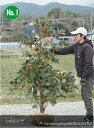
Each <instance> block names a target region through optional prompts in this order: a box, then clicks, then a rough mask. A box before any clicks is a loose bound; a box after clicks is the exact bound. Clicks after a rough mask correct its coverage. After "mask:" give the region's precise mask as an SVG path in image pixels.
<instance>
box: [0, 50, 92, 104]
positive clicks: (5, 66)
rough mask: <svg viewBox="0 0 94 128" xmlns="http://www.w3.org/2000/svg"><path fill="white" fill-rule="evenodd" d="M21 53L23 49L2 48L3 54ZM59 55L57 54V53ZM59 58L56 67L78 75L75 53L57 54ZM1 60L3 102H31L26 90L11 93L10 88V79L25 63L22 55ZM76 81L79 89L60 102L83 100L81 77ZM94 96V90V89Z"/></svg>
mask: <svg viewBox="0 0 94 128" xmlns="http://www.w3.org/2000/svg"><path fill="white" fill-rule="evenodd" d="M18 54H19V55H21V54H22V50H21V49H9V50H2V51H1V55H18ZM56 56H57V55H56ZM57 57H58V58H59V63H58V64H53V65H54V68H57V69H60V70H61V71H68V72H73V73H74V74H75V76H76V71H75V65H74V63H75V62H74V55H64V56H57ZM0 61H1V68H0V72H1V86H0V87H1V89H0V90H1V94H0V95H2V97H3V98H2V99H1V100H0V101H1V104H16V103H17V104H19V103H30V101H29V100H26V97H25V96H24V92H23V93H22V94H20V92H19V91H18V92H15V94H13V93H11V92H10V90H9V86H10V84H9V83H10V81H11V80H13V79H14V78H15V77H16V75H17V74H16V72H17V71H18V70H19V68H20V66H21V64H22V63H23V58H22V57H4V58H1V59H0ZM76 79H77V81H76V83H77V84H78V86H79V90H78V91H75V92H73V93H71V94H69V95H68V97H67V98H66V99H64V98H63V99H61V98H60V99H58V101H59V102H62V101H64V102H65V101H78V100H82V99H81V95H80V85H79V79H78V78H77V77H76ZM93 96H94V90H93Z"/></svg>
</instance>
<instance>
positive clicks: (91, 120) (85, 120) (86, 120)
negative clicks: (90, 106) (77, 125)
mask: <svg viewBox="0 0 94 128" xmlns="http://www.w3.org/2000/svg"><path fill="white" fill-rule="evenodd" d="M83 122H93V119H92V118H91V119H89V118H87V117H85V118H84V120H83Z"/></svg>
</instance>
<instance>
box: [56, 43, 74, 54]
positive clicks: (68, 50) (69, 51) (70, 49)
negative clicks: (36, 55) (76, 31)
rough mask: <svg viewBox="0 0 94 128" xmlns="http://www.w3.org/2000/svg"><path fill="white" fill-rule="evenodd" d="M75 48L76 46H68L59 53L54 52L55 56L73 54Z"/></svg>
mask: <svg viewBox="0 0 94 128" xmlns="http://www.w3.org/2000/svg"><path fill="white" fill-rule="evenodd" d="M74 48H75V44H73V45H71V46H68V47H64V48H61V49H59V50H57V51H54V54H57V55H67V54H73V53H74Z"/></svg>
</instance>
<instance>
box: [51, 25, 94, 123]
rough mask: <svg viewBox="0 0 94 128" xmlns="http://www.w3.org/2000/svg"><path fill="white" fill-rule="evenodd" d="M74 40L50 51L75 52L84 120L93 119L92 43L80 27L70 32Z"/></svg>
mask: <svg viewBox="0 0 94 128" xmlns="http://www.w3.org/2000/svg"><path fill="white" fill-rule="evenodd" d="M71 34H73V35H74V39H75V41H76V43H75V44H73V45H71V46H68V47H65V48H61V49H59V50H56V49H51V52H54V54H57V55H67V54H75V67H76V71H77V76H78V77H80V78H81V81H80V83H81V92H82V99H83V100H84V103H85V108H86V118H85V120H86V121H93V102H92V89H93V84H94V68H93V45H92V43H91V41H90V40H88V39H86V36H87V30H86V29H85V28H84V27H80V28H78V29H77V30H75V31H73V32H71Z"/></svg>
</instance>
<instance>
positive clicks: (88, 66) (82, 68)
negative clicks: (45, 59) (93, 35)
mask: <svg viewBox="0 0 94 128" xmlns="http://www.w3.org/2000/svg"><path fill="white" fill-rule="evenodd" d="M54 53H55V54H58V55H67V54H73V53H74V54H75V67H76V71H77V76H78V77H83V78H87V77H94V68H93V45H92V43H91V41H90V40H87V39H86V40H85V41H84V42H83V43H82V44H80V43H78V42H77V43H75V44H73V45H71V46H68V47H65V48H61V49H59V50H58V51H55V52H54Z"/></svg>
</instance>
